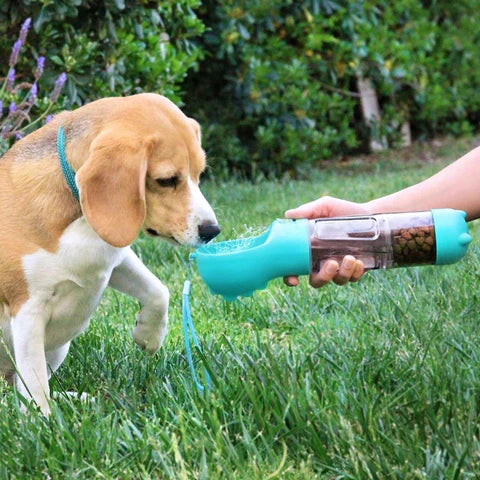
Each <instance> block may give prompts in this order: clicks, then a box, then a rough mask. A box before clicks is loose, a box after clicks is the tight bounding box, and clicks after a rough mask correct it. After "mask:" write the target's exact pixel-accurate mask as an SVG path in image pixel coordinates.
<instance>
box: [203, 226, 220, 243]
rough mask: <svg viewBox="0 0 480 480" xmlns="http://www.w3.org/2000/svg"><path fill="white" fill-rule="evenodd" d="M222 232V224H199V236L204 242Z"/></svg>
mask: <svg viewBox="0 0 480 480" xmlns="http://www.w3.org/2000/svg"><path fill="white" fill-rule="evenodd" d="M219 233H220V226H219V225H217V224H212V223H210V224H205V225H199V226H198V236H199V237H200V240H202V242H205V243H208V242H209V241H210V240H212V238H215V237H216V236H217V235H218V234H219Z"/></svg>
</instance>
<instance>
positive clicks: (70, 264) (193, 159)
mask: <svg viewBox="0 0 480 480" xmlns="http://www.w3.org/2000/svg"><path fill="white" fill-rule="evenodd" d="M59 130H60V132H61V133H62V135H63V132H64V137H63V138H62V135H60V136H59V137H58V138H59V145H58V146H57V136H58V135H59ZM63 140H65V143H63ZM62 150H63V153H62ZM62 156H63V157H64V158H63V161H64V162H65V161H66V164H67V167H66V168H70V169H71V173H73V172H76V174H75V179H74V180H73V182H74V185H70V187H69V183H68V178H66V174H64V173H63V170H62V168H63V167H64V165H63V164H62V165H61V157H62ZM204 169H205V153H204V151H203V150H202V148H201V144H200V128H199V125H198V123H197V122H196V121H195V120H193V119H191V118H188V117H187V116H185V115H184V114H183V113H182V111H181V110H180V109H179V108H178V107H176V106H175V105H174V104H173V103H172V102H170V101H169V100H168V99H167V98H165V97H162V96H160V95H156V94H139V95H133V96H131V97H123V98H121V97H117V98H104V99H101V100H97V101H95V102H92V103H90V104H88V105H85V106H83V107H81V108H79V109H77V110H75V111H72V112H62V113H60V114H58V115H57V116H56V117H54V119H53V120H52V121H51V122H50V123H48V124H47V125H45V126H44V127H42V128H40V129H39V130H37V131H35V132H33V133H32V134H30V135H28V136H26V137H25V138H24V139H22V140H20V141H19V142H17V143H16V144H15V145H14V146H13V147H12V148H11V149H10V150H9V151H8V152H7V153H6V154H5V155H4V156H3V157H2V158H1V159H0V328H1V333H2V337H1V338H0V340H1V344H0V374H1V375H3V376H4V377H6V379H7V380H8V381H10V382H15V384H16V386H17V389H18V391H19V392H20V393H21V394H22V395H23V396H24V397H25V398H27V399H33V400H34V402H35V403H36V404H37V405H38V406H39V407H40V409H41V411H42V412H43V413H44V414H45V415H48V413H49V398H50V394H49V385H48V379H49V376H50V374H51V373H52V372H54V371H55V370H56V369H57V368H58V367H59V366H60V365H61V363H62V362H63V360H64V359H65V356H66V355H67V352H68V348H69V345H70V341H71V340H72V339H73V338H74V337H75V336H76V335H78V334H79V333H80V332H82V331H83V330H84V329H85V328H86V327H87V326H88V324H89V318H90V316H91V315H92V314H93V312H94V311H95V308H96V307H97V305H98V303H99V301H100V298H101V296H102V292H103V291H104V289H105V288H106V287H113V288H114V289H117V290H119V291H120V292H123V293H125V294H127V295H131V296H133V297H135V298H137V299H138V300H139V301H140V303H141V305H142V308H141V311H140V313H139V314H138V317H137V323H136V326H135V328H134V329H133V338H134V340H135V342H136V343H137V344H138V345H139V346H140V347H141V348H142V349H144V350H146V351H147V352H148V353H154V352H156V351H157V350H158V348H159V347H160V346H161V344H162V342H163V339H164V337H165V334H166V331H167V310H168V300H169V294H168V289H167V287H165V285H164V284H163V283H162V282H161V281H160V280H159V279H158V278H157V277H155V276H154V275H153V274H152V273H151V272H150V271H149V270H148V269H147V268H146V267H145V265H143V263H142V262H141V261H140V260H139V258H138V257H137V256H136V255H135V254H134V252H133V251H132V250H131V248H130V244H131V243H132V242H133V241H134V240H135V238H136V236H137V235H138V233H139V232H140V230H142V229H143V230H144V231H145V232H146V233H147V234H149V235H153V236H155V237H159V238H163V239H166V240H168V241H170V242H172V243H174V244H178V245H191V246H197V245H199V244H201V243H205V242H207V241H209V240H211V239H212V238H213V237H214V236H215V235H216V234H218V233H219V231H220V229H219V226H218V223H217V219H216V217H215V214H214V212H213V210H212V208H211V206H210V205H209V203H208V202H207V200H206V199H205V197H204V196H203V195H202V193H201V191H200V189H199V187H198V183H199V177H200V174H201V173H202V171H203V170H204ZM76 188H78V196H79V198H78V200H77V199H76V198H75V191H74V190H75V189H76Z"/></svg>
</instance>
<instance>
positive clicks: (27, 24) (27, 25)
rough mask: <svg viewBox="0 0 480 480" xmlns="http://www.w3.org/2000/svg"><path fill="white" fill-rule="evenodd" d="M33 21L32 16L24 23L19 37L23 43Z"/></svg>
mask: <svg viewBox="0 0 480 480" xmlns="http://www.w3.org/2000/svg"><path fill="white" fill-rule="evenodd" d="M31 23H32V19H31V18H27V19H26V20H25V21H24V22H23V25H22V28H21V29H20V35H19V37H18V39H19V40H20V41H21V42H22V44H23V43H25V39H26V38H27V33H28V30H29V29H30V24H31Z"/></svg>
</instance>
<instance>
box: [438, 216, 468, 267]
mask: <svg viewBox="0 0 480 480" xmlns="http://www.w3.org/2000/svg"><path fill="white" fill-rule="evenodd" d="M432 217H433V224H434V226H435V245H436V249H437V257H436V261H435V265H448V264H450V263H455V262H457V261H458V260H460V259H461V258H462V257H463V256H464V255H465V253H466V251H467V248H468V244H469V243H470V242H471V241H472V236H471V235H470V234H469V233H468V226H467V222H466V221H465V219H466V217H467V214H466V213H465V212H463V211H461V210H452V209H451V208H439V209H434V210H432Z"/></svg>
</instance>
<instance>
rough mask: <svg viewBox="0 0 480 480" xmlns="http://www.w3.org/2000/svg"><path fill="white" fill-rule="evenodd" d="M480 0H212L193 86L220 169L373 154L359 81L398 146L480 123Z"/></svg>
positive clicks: (382, 131) (270, 168)
mask: <svg viewBox="0 0 480 480" xmlns="http://www.w3.org/2000/svg"><path fill="white" fill-rule="evenodd" d="M477 7H478V2H469V1H467V0H461V1H459V2H450V3H448V2H446V1H436V2H429V1H428V0H424V1H421V0H398V1H395V2H386V1H381V2H378V1H373V0H367V1H365V0H353V1H351V0H303V1H301V2H298V1H295V0H287V1H285V0H266V1H264V2H256V1H254V0H240V1H238V0H235V1H233V0H225V1H222V2H219V1H217V0H207V1H205V2H204V4H203V7H202V8H201V9H200V14H201V18H202V20H203V21H204V22H205V24H206V25H207V27H208V29H207V33H206V34H205V35H204V37H203V43H202V47H203V48H204V49H205V51H206V57H205V60H204V62H203V63H202V64H201V66H200V68H199V71H198V74H197V75H196V76H192V77H191V78H190V81H189V85H190V86H189V88H188V94H187V96H186V98H189V99H190V100H191V102H192V104H193V105H194V106H197V108H196V111H195V108H192V114H195V115H197V116H200V118H201V119H202V120H203V123H204V124H206V125H207V127H206V128H205V138H206V144H207V146H209V150H210V156H211V157H214V158H215V160H216V168H217V165H220V170H222V171H224V170H226V169H230V170H236V171H241V172H243V173H246V174H247V175H249V176H255V175H257V173H258V172H259V171H260V172H263V173H266V174H279V173H285V172H292V171H298V170H299V169H302V168H304V167H307V168H308V166H309V165H311V164H312V163H314V162H315V161H317V160H319V159H323V158H329V157H332V156H336V155H343V154H345V153H352V152H357V151H365V150H366V148H367V140H368V137H369V135H371V134H372V133H375V132H371V131H369V129H368V128H367V127H366V126H365V124H364V122H363V120H362V117H361V114H360V108H359V99H358V94H357V80H358V78H360V77H368V78H370V79H371V80H372V82H373V84H374V86H375V88H376V90H377V93H378V96H379V100H380V104H381V110H382V117H383V118H382V122H381V123H380V124H379V125H375V127H376V128H378V132H377V135H379V136H382V137H383V136H386V137H387V138H388V141H389V144H390V145H393V146H395V145H396V144H397V143H398V140H399V137H400V134H399V130H400V126H401V124H402V122H403V121H405V120H409V121H410V122H411V123H412V125H413V129H414V133H415V134H416V135H417V136H429V135H434V134H439V133H453V134H463V133H468V132H470V131H472V129H473V128H474V127H475V125H476V124H477V123H478V118H479V113H480V105H479V102H480V99H479V97H478V95H477V94H476V92H477V90H478V85H479V80H480V78H479V75H480V57H479V56H478V55H477V48H476V45H478V43H479V40H480V31H479V30H478V28H477V27H476V25H478V20H479V19H480V13H479V9H478V8H477Z"/></svg>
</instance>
